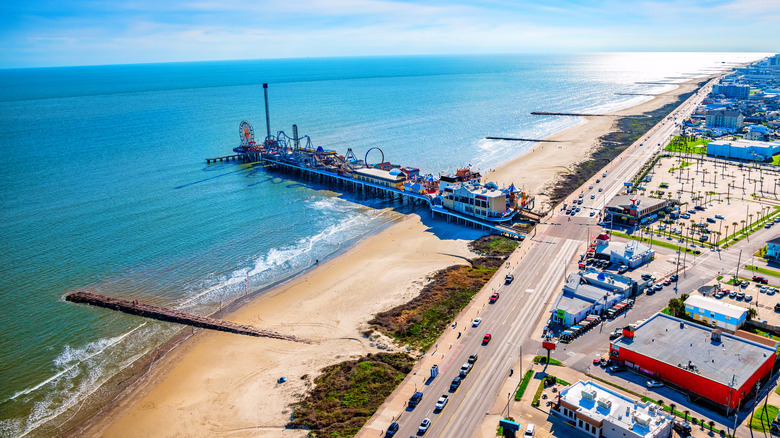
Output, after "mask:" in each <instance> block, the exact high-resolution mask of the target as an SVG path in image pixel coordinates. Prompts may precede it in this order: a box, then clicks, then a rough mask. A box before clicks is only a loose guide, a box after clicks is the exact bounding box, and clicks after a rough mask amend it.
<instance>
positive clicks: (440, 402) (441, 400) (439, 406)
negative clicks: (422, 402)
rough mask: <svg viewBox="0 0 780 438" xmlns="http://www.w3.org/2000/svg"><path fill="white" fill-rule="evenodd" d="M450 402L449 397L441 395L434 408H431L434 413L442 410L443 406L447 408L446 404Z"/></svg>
mask: <svg viewBox="0 0 780 438" xmlns="http://www.w3.org/2000/svg"><path fill="white" fill-rule="evenodd" d="M448 401H450V396H448V395H447V394H442V396H441V397H439V399H438V400H437V401H436V406H434V407H433V410H434V411H440V410H442V409H444V407H445V406H447V402H448Z"/></svg>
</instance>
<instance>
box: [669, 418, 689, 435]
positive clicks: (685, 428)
mask: <svg viewBox="0 0 780 438" xmlns="http://www.w3.org/2000/svg"><path fill="white" fill-rule="evenodd" d="M672 429H674V431H675V432H677V433H679V434H680V435H682V436H688V435H690V434H691V425H690V424H688V423H687V422H685V423H682V422H679V421H675V422H674V424H673V425H672Z"/></svg>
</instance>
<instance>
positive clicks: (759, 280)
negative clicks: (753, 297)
mask: <svg viewBox="0 0 780 438" xmlns="http://www.w3.org/2000/svg"><path fill="white" fill-rule="evenodd" d="M753 281H755V282H756V283H759V284H767V283H769V281H767V279H766V278H764V277H759V276H758V275H754V276H753Z"/></svg>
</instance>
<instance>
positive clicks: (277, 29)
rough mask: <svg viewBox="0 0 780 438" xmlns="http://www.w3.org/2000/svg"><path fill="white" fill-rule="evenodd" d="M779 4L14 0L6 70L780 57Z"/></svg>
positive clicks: (6, 9) (1, 39)
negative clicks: (233, 62)
mask: <svg viewBox="0 0 780 438" xmlns="http://www.w3.org/2000/svg"><path fill="white" fill-rule="evenodd" d="M778 5H779V3H778V0H673V1H667V0H648V1H632V0H590V1H587V0H569V1H565V0H564V1H558V0H538V1H526V0H515V1H513V0H484V1H469V0H462V1H458V0H441V1H437V0H408V1H400V0H128V1H123V0H117V1H111V0H109V1H105V0H4V1H2V2H0V68H19V67H50V66H72V65H100V64H129V63H148V62H180V61H206V60H229V59H263V58H302V57H333V56H381V55H422V54H474V53H535V52H582V51H588V52H594V51H595V52H603V51H705V52H707V51H713V52H777V51H780V6H778Z"/></svg>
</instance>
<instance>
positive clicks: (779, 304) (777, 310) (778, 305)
mask: <svg viewBox="0 0 780 438" xmlns="http://www.w3.org/2000/svg"><path fill="white" fill-rule="evenodd" d="M775 312H780V303H777V304H775Z"/></svg>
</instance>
